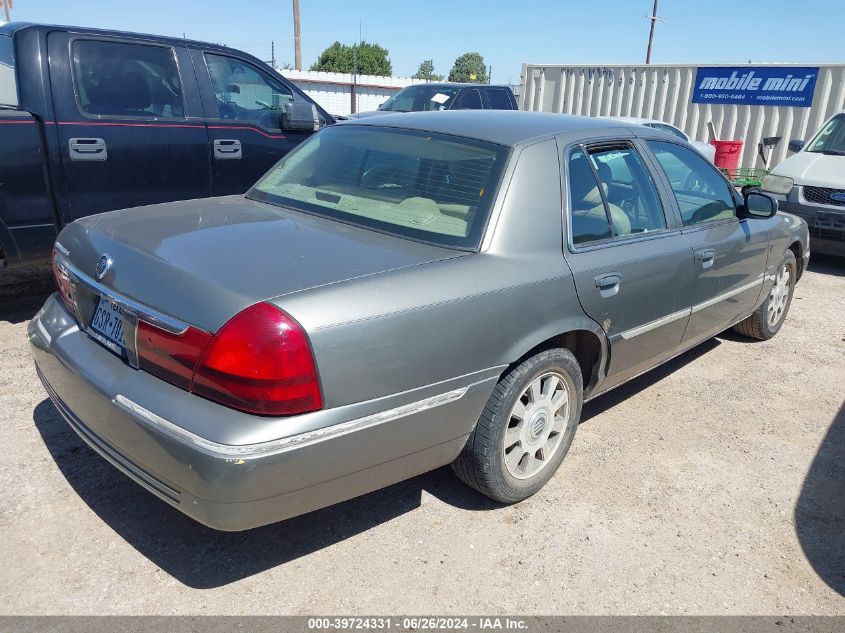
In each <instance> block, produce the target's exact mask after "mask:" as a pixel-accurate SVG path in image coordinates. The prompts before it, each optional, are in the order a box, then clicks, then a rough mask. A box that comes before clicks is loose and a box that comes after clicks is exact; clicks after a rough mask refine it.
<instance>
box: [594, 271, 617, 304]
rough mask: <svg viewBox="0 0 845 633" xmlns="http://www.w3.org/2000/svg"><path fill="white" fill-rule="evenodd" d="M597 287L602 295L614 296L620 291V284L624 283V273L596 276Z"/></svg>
mask: <svg viewBox="0 0 845 633" xmlns="http://www.w3.org/2000/svg"><path fill="white" fill-rule="evenodd" d="M593 281H595V283H596V288H598V289H599V294H600V295H601V296H602V297H605V298H607V297H612V296H613V295H615V294H616V293H617V292H619V284H621V283H622V275H620V274H619V273H604V274H603V275H598V276H597V277H595V278H594V280H593Z"/></svg>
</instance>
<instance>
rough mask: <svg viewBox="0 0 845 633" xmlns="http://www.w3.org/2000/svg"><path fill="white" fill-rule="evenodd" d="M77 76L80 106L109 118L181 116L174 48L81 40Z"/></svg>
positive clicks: (76, 53) (77, 44)
mask: <svg viewBox="0 0 845 633" xmlns="http://www.w3.org/2000/svg"><path fill="white" fill-rule="evenodd" d="M72 56H73V74H74V79H75V82H76V91H77V96H78V99H79V106H80V108H82V110H83V111H84V112H87V113H88V114H95V115H105V116H130V117H160V118H182V117H183V116H184V108H183V105H182V84H181V82H180V80H179V71H178V70H177V68H176V60H175V58H174V55H173V49H171V48H167V47H161V46H146V45H143V44H126V43H123V42H101V41H94V40H77V41H75V42H74V43H73V50H72Z"/></svg>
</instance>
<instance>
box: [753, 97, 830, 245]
mask: <svg viewBox="0 0 845 633" xmlns="http://www.w3.org/2000/svg"><path fill="white" fill-rule="evenodd" d="M789 149H790V150H792V151H794V152H796V153H795V154H794V155H793V156H790V157H789V158H787V159H786V160H785V161H783V162H782V163H781V164H780V165H778V166H777V167H775V168H774V169H773V170H772V172H771V174H770V175H769V176H766V178H764V179H763V189H765V190H767V191H770V192H774V193H778V194H781V195H776V196H775V197H777V198H778V199H779V201H780V208H781V210H783V211H786V212H788V213H794V214H795V215H797V216H800V217H802V218H804V219H805V220H806V221H807V224H808V225H809V227H810V236H811V237H812V247H813V252H815V253H819V252H822V253H832V254H837V255H845V112H840V113H839V114H837V115H835V116H833V117H832V118H831V119H830V120H828V121H827V123H825V124H824V125H823V126H822V129H821V130H820V131H819V133H818V134H816V135H815V137H813V139H812V140H811V141H810V142H809V143H806V144H805V143H804V142H803V141H791V142H790V143H789ZM790 181H791V182H790ZM783 192H788V193H783Z"/></svg>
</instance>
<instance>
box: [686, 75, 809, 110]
mask: <svg viewBox="0 0 845 633" xmlns="http://www.w3.org/2000/svg"><path fill="white" fill-rule="evenodd" d="M818 74H819V69H818V67H797V66H737V67H729V66H711V67H701V68H698V70H697V72H696V75H695V88H694V90H693V93H692V102H693V103H718V104H733V105H763V106H791V107H798V108H809V107H810V106H811V105H813V91H814V90H815V89H816V78H817V77H818Z"/></svg>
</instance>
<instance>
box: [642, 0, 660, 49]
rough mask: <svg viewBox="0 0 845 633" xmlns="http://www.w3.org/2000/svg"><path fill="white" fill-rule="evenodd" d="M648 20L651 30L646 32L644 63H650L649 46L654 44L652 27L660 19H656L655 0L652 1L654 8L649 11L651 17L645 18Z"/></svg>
mask: <svg viewBox="0 0 845 633" xmlns="http://www.w3.org/2000/svg"><path fill="white" fill-rule="evenodd" d="M646 17H647V18H648V19H649V20H651V28H650V29H649V32H648V50H646V54H645V63H646V64H650V63H651V45H652V42H654V25H655V24H657V21H658V20H659V19H660V18H658V17H657V0H654V8H653V9H652V10H651V16H648V15H647V16H646Z"/></svg>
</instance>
